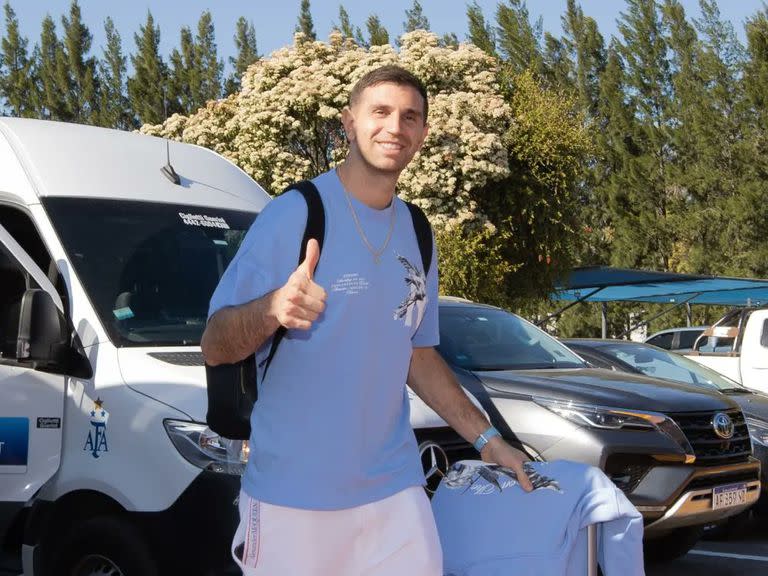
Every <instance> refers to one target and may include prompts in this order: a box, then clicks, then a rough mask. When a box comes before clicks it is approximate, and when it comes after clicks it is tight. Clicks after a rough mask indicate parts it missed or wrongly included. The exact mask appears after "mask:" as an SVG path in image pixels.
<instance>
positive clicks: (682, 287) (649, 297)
mask: <svg viewBox="0 0 768 576" xmlns="http://www.w3.org/2000/svg"><path fill="white" fill-rule="evenodd" d="M550 297H551V298H552V299H553V300H572V301H576V300H579V301H584V302H615V301H630V302H657V303H665V304H680V303H683V302H688V303H689V304H717V305H722V306H761V305H765V304H768V280H758V279H752V278H727V277H722V276H699V275H693V274H675V273H672V272H652V271H648V270H632V269H629V268H610V267H608V266H590V267H586V268H576V269H574V270H573V271H572V272H571V273H570V275H569V276H568V277H567V278H566V279H565V280H564V281H563V282H561V283H560V285H558V286H557V287H556V288H555V291H554V292H553V293H552V294H551V296H550Z"/></svg>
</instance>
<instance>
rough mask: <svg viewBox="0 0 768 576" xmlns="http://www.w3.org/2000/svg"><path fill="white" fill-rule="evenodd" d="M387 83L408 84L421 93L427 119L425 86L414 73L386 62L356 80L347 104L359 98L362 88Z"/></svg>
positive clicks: (350, 104)
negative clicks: (385, 64) (384, 64)
mask: <svg viewBox="0 0 768 576" xmlns="http://www.w3.org/2000/svg"><path fill="white" fill-rule="evenodd" d="M387 83H389V84H397V85H398V86H410V87H411V88H414V89H415V90H416V91H417V92H418V93H419V94H421V99H422V100H423V101H424V122H426V121H427V113H428V112H429V101H428V98H427V88H426V87H425V86H424V83H423V82H422V81H421V80H419V78H418V77H416V76H415V75H414V74H412V73H411V72H409V71H408V70H406V69H405V68H401V67H400V66H395V65H394V64H388V65H387V66H382V67H380V68H376V69H375V70H371V71H370V72H368V73H367V74H366V75H365V76H363V77H362V78H360V80H358V81H357V83H356V84H355V85H354V86H353V87H352V92H350V93H349V106H350V107H352V106H354V105H355V103H356V102H357V100H358V99H359V98H360V95H361V94H362V93H363V90H365V89H366V88H369V87H371V86H377V85H379V84H387Z"/></svg>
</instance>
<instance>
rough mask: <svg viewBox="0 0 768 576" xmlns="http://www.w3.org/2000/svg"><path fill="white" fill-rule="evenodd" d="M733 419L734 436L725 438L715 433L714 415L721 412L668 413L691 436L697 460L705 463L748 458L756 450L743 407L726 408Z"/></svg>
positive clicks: (710, 463) (688, 436)
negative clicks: (739, 408) (742, 411)
mask: <svg viewBox="0 0 768 576" xmlns="http://www.w3.org/2000/svg"><path fill="white" fill-rule="evenodd" d="M723 412H725V413H726V414H728V416H730V417H731V420H732V421H733V437H731V438H729V439H728V440H724V439H722V438H720V437H719V436H717V435H716V434H715V429H714V427H713V426H712V418H713V417H714V416H715V414H717V413H718V412H713V411H709V412H679V413H674V414H668V416H669V417H670V418H672V419H673V420H674V421H675V422H677V425H678V426H680V429H681V430H682V431H683V434H685V436H686V438H688V442H690V443H691V448H693V453H694V455H695V456H696V463H697V464H701V465H703V466H714V465H717V464H728V463H731V462H744V461H746V460H747V458H748V457H749V455H750V454H751V453H752V442H751V441H750V439H749V430H748V429H747V423H746V422H745V421H744V415H743V414H742V413H741V410H724V411H723Z"/></svg>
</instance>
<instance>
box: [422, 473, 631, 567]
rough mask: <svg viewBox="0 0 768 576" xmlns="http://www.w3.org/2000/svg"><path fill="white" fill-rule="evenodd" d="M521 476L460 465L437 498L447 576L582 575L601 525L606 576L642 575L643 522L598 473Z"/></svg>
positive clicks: (600, 553)
mask: <svg viewBox="0 0 768 576" xmlns="http://www.w3.org/2000/svg"><path fill="white" fill-rule="evenodd" d="M526 468H527V471H528V473H529V478H530V479H531V481H532V482H533V485H534V490H533V492H530V493H526V492H524V491H523V489H522V488H520V486H519V484H518V483H517V477H516V476H515V474H514V472H513V471H511V470H509V469H506V468H501V467H499V466H495V465H487V464H484V463H483V462H480V461H475V460H465V461H462V462H458V463H456V464H454V465H453V466H452V467H451V468H450V470H449V472H448V474H447V475H446V477H445V478H443V480H442V481H441V483H440V486H439V487H438V489H437V491H436V493H435V495H434V497H433V498H432V509H433V511H434V514H435V521H436V522H437V529H438V532H439V534H440V543H441V545H442V548H443V565H444V567H445V575H446V576H510V575H512V574H514V575H515V576H582V575H586V574H587V568H588V564H587V528H588V526H589V525H590V524H598V530H597V533H598V557H599V562H600V566H601V568H602V569H603V574H605V576H618V575H621V576H643V575H644V573H645V569H644V567H643V517H642V515H641V514H640V513H639V512H638V511H637V509H636V508H635V507H634V506H633V505H632V503H631V502H630V501H629V500H628V499H627V497H626V496H625V495H624V493H623V492H621V490H619V489H618V488H617V487H616V485H615V484H614V483H613V482H611V480H610V479H609V478H608V477H607V476H606V475H605V474H604V473H603V472H602V471H601V470H600V469H599V468H595V467H593V466H587V465H586V464H581V463H578V462H569V461H565V460H559V461H554V462H533V463H529V464H526Z"/></svg>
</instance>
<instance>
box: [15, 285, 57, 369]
mask: <svg viewBox="0 0 768 576" xmlns="http://www.w3.org/2000/svg"><path fill="white" fill-rule="evenodd" d="M68 342H69V337H68V334H67V323H66V321H65V320H64V316H63V314H62V313H61V312H60V311H59V309H58V308H56V305H55V304H54V303H53V298H51V295H50V294H48V292H46V291H45V290H40V289H34V288H33V289H30V290H27V291H26V292H24V296H23V298H22V300H21V313H20V315H19V335H18V339H17V341H16V358H17V360H19V362H35V363H38V364H40V365H42V366H49V365H58V364H62V363H63V362H64V361H65V357H66V351H67V348H68Z"/></svg>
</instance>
